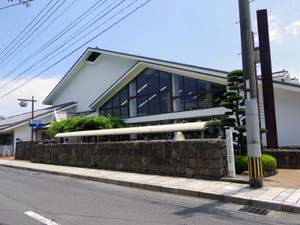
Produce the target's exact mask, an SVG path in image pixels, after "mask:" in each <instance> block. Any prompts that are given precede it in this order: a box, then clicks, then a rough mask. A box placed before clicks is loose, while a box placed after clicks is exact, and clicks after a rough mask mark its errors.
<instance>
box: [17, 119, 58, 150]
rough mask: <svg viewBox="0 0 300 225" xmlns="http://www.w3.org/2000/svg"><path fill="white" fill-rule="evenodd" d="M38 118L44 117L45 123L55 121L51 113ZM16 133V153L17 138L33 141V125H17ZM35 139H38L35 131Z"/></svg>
mask: <svg viewBox="0 0 300 225" xmlns="http://www.w3.org/2000/svg"><path fill="white" fill-rule="evenodd" d="M38 119H42V120H44V121H45V123H51V122H52V121H53V115H52V114H51V115H49V116H46V117H43V118H38ZM13 132H14V135H13V138H14V140H13V143H14V145H13V149H14V153H15V151H16V142H17V139H19V140H20V141H31V127H29V124H28V123H26V124H24V125H22V126H19V127H16V128H15V129H14V130H13ZM33 140H36V134H35V132H34V133H33Z"/></svg>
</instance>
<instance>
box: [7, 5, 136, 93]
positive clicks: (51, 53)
mask: <svg viewBox="0 0 300 225" xmlns="http://www.w3.org/2000/svg"><path fill="white" fill-rule="evenodd" d="M125 1H126V0H122V1H121V2H119V3H118V4H116V5H115V6H113V7H112V8H111V9H109V10H108V11H107V12H106V13H105V14H103V15H101V16H100V17H98V18H97V19H96V20H95V21H98V20H100V19H102V18H103V17H105V16H106V15H108V14H109V13H110V12H112V11H113V10H114V9H116V8H117V7H118V6H120V5H121V4H122V3H124V2H125ZM136 1H138V0H134V1H133V2H132V3H130V4H129V5H127V6H126V7H125V8H123V9H121V10H120V11H118V12H117V13H116V14H114V15H113V16H112V17H110V18H108V19H107V20H106V21H104V22H103V23H102V24H101V25H103V24H105V23H106V22H108V21H109V20H111V19H112V18H114V17H115V16H117V15H118V14H120V13H121V12H123V11H124V10H125V9H127V8H129V7H130V6H131V5H133V3H135V2H136ZM110 6H111V4H110V5H109V6H108V7H106V8H105V9H104V10H102V11H101V13H102V12H104V11H105V10H106V9H108V8H109V7H110ZM95 21H93V22H94V23H95ZM94 23H91V24H89V25H88V26H87V27H86V28H85V29H83V30H82V29H81V28H82V27H81V28H80V29H79V31H80V32H79V33H74V34H75V35H76V36H78V35H79V34H81V33H82V32H83V31H84V30H86V29H88V28H90V27H91V26H93V25H94ZM101 25H100V26H101ZM100 26H98V27H97V28H99V27H100ZM95 30H96V29H95ZM77 31H78V30H77ZM77 31H76V32H77ZM90 33H91V32H90ZM90 33H89V34H90ZM74 34H73V37H71V38H69V39H68V40H66V41H65V42H64V43H63V44H61V45H60V46H58V47H57V48H56V49H55V50H53V51H52V52H50V53H49V54H48V55H46V56H45V57H43V58H42V59H40V60H39V62H37V63H34V64H33V65H32V66H30V67H29V68H27V69H26V70H25V71H23V72H22V73H20V74H19V75H17V76H16V77H15V78H13V79H12V80H11V81H9V82H7V83H5V84H4V85H2V86H1V87H3V86H4V89H3V90H5V89H7V88H9V86H8V84H10V83H12V82H13V81H18V80H20V79H22V78H23V77H24V76H26V75H25V74H24V73H27V72H29V71H30V72H32V70H33V71H34V70H35V69H34V68H35V67H38V66H39V65H40V64H41V63H43V62H44V61H46V60H47V59H48V58H49V57H50V56H51V55H53V54H54V53H55V52H57V51H58V50H60V49H61V48H63V47H64V46H65V45H66V44H68V43H69V41H72V40H73V39H74V38H75V37H74ZM86 36H87V35H85V36H84V37H86ZM84 37H83V38H84ZM83 38H80V39H79V40H76V41H75V42H74V43H72V44H71V45H70V46H68V47H67V48H65V49H63V50H62V51H60V52H59V53H58V54H56V55H55V56H54V57H51V58H50V59H49V60H51V59H53V58H55V57H56V56H58V55H59V54H60V53H63V52H64V51H65V50H67V49H68V48H70V47H72V46H73V45H75V44H76V43H78V42H79V41H80V40H82V39H83ZM5 86H6V88H5Z"/></svg>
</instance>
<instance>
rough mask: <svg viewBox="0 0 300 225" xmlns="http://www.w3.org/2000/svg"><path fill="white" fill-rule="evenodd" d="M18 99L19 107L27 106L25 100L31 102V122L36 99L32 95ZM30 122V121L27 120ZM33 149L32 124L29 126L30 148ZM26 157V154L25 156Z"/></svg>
mask: <svg viewBox="0 0 300 225" xmlns="http://www.w3.org/2000/svg"><path fill="white" fill-rule="evenodd" d="M18 101H20V103H19V105H20V106H21V107H27V102H31V122H33V120H34V103H35V102H36V101H37V100H35V99H34V96H32V98H31V99H23V98H19V99H18ZM29 124H30V121H29ZM32 149H33V126H31V150H32ZM26 158H27V156H26Z"/></svg>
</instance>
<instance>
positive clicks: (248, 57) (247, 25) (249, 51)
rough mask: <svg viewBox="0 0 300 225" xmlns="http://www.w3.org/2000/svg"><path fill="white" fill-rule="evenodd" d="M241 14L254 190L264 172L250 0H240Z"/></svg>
mask: <svg viewBox="0 0 300 225" xmlns="http://www.w3.org/2000/svg"><path fill="white" fill-rule="evenodd" d="M239 14H240V29H241V46H242V61H243V72H244V84H245V87H246V88H245V90H246V101H245V108H246V132H247V152H248V171H249V185H250V187H253V188H259V187H262V186H263V170H262V159H261V145H260V129H259V119H258V107H257V88H256V77H255V69H254V52H253V39H252V30H251V17H250V6H249V1H248V0H239ZM249 91H250V93H249Z"/></svg>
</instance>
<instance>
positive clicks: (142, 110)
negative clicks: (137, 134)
mask: <svg viewBox="0 0 300 225" xmlns="http://www.w3.org/2000/svg"><path fill="white" fill-rule="evenodd" d="M137 105H138V107H137V110H138V116H146V115H148V97H145V96H141V97H138V99H137Z"/></svg>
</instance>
